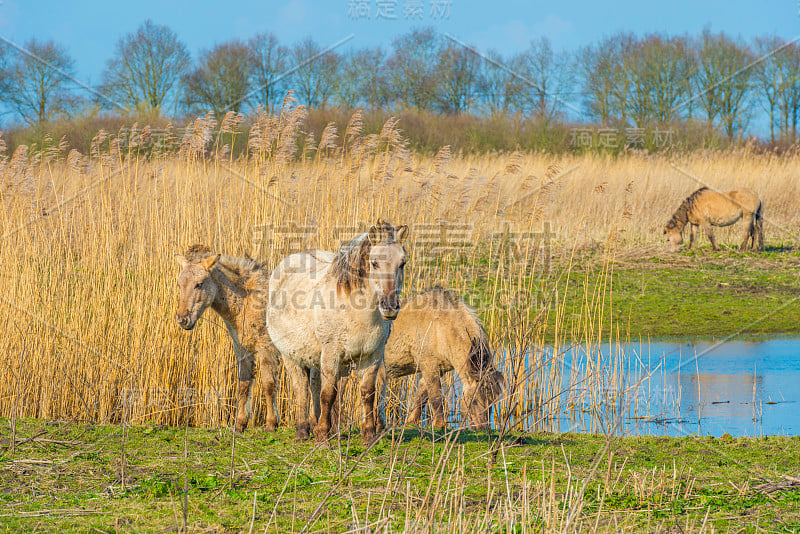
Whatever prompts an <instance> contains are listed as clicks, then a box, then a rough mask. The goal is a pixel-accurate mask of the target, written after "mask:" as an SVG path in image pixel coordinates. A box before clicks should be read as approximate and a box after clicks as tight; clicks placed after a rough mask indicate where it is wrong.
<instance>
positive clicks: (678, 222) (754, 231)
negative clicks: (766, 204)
mask: <svg viewBox="0 0 800 534" xmlns="http://www.w3.org/2000/svg"><path fill="white" fill-rule="evenodd" d="M739 219H744V221H745V222H747V231H746V233H745V235H744V241H742V244H741V245H740V246H739V248H740V249H742V250H744V248H745V247H747V243H748V241H751V242H752V245H751V248H752V249H753V250H755V249H756V239H758V249H759V250H761V249H762V248H764V221H763V209H762V204H761V199H760V198H759V197H758V195H757V194H756V193H755V192H753V191H751V190H749V189H736V190H734V191H728V192H726V193H719V192H717V191H712V190H711V189H709V188H707V187H701V188H700V189H698V190H697V191H695V192H694V193H692V194H691V195H689V196H688V197H687V198H686V200H684V201H683V203H682V204H681V205H680V206H679V207H678V209H677V211H675V213H674V214H673V215H672V218H671V219H670V220H669V222H667V225H666V227H665V228H664V235H665V236H667V243H668V245H669V247H670V250H673V251H675V250H678V248H679V247H680V245H681V244H682V243H683V229H684V228H685V227H686V225H687V224H688V225H689V227H690V228H689V247H688V248H690V249H691V248H692V244H693V243H694V232H695V228H696V227H698V226H700V227H701V228H702V229H703V230H704V231H705V233H706V235H707V236H708V239H709V241H711V247H712V248H713V249H714V250H719V248H718V247H717V243H716V241H715V240H714V231H713V230H712V228H711V227H712V226H730V225H731V224H733V223H735V222H736V221H738V220H739Z"/></svg>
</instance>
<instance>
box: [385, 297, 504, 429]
mask: <svg viewBox="0 0 800 534" xmlns="http://www.w3.org/2000/svg"><path fill="white" fill-rule="evenodd" d="M492 360H493V356H492V350H491V347H490V344H489V339H488V335H487V334H486V330H484V328H483V325H482V324H481V321H480V319H479V318H478V316H477V315H476V314H475V311H474V310H473V309H472V308H470V307H469V306H468V305H467V304H466V303H465V302H464V301H463V300H461V299H460V298H458V296H457V295H456V294H455V293H453V292H451V291H448V290H446V289H443V288H441V287H434V288H432V289H429V290H427V291H425V292H423V293H421V294H419V295H417V296H415V297H413V298H411V299H408V300H406V301H405V302H404V303H403V305H402V306H401V307H400V314H399V316H398V318H397V320H396V321H395V322H394V323H393V324H392V332H391V334H389V340H388V341H387V342H386V349H385V351H384V360H383V361H384V366H383V367H382V372H380V373H379V375H378V386H377V387H378V391H379V392H380V395H381V397H382V398H384V397H385V390H386V379H387V378H400V377H403V376H408V375H412V374H419V375H420V380H419V383H418V386H417V387H418V390H417V397H416V400H415V402H414V405H413V406H412V409H411V411H410V413H409V415H408V417H407V419H406V423H407V424H417V423H418V422H419V418H420V414H421V411H422V408H423V406H425V403H426V402H429V403H430V407H431V408H432V411H433V426H434V427H437V428H443V427H444V426H445V420H444V396H443V395H442V383H441V376H442V375H443V374H444V373H447V372H449V371H452V370H454V369H455V371H456V372H457V373H458V376H459V378H461V382H462V384H463V389H462V405H463V413H464V415H465V417H466V419H467V421H468V423H469V426H470V428H472V429H474V430H486V429H488V428H489V411H490V409H491V407H492V405H493V404H494V402H495V400H496V399H497V398H498V397H499V396H500V394H501V393H502V391H503V385H504V379H503V374H502V373H501V372H500V371H498V370H497V369H496V368H495V367H494V364H493V362H492Z"/></svg>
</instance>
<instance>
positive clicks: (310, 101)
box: [291, 38, 339, 108]
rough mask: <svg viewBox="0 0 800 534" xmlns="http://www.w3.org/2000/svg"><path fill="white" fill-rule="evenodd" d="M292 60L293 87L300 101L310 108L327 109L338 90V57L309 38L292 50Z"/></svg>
mask: <svg viewBox="0 0 800 534" xmlns="http://www.w3.org/2000/svg"><path fill="white" fill-rule="evenodd" d="M291 58H292V68H293V69H294V73H293V75H292V86H293V87H294V88H295V90H296V92H297V93H296V94H297V95H298V96H299V97H300V100H301V101H302V102H303V103H304V104H305V105H306V106H308V107H312V108H324V107H326V106H327V104H328V101H329V100H330V98H331V96H333V94H334V91H335V90H336V77H337V72H336V70H337V66H338V64H339V57H338V55H337V54H336V53H334V52H331V51H324V50H322V49H321V48H320V47H319V45H318V44H317V43H315V42H314V41H313V40H312V39H311V38H309V39H306V40H305V41H303V42H301V43H299V44H298V45H296V46H295V47H294V48H293V49H292V51H291Z"/></svg>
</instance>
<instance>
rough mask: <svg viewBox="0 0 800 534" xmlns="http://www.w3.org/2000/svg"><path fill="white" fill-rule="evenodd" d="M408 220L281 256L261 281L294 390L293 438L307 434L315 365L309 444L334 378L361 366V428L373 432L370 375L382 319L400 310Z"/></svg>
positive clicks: (327, 422) (382, 338)
mask: <svg viewBox="0 0 800 534" xmlns="http://www.w3.org/2000/svg"><path fill="white" fill-rule="evenodd" d="M407 235H408V226H405V225H403V226H399V227H397V228H395V227H393V226H392V225H391V224H389V223H386V222H383V221H381V220H378V222H377V224H376V225H374V226H372V227H370V229H369V231H368V232H366V233H364V234H361V235H359V236H357V237H356V238H355V239H353V240H352V241H350V243H348V244H346V245H343V246H342V247H340V249H339V251H338V252H336V253H333V252H328V251H323V250H313V251H310V252H301V253H296V254H292V255H291V256H288V257H286V258H285V259H283V260H282V261H281V262H280V263H279V264H278V266H277V267H276V268H275V270H274V271H273V272H272V275H271V276H270V280H269V306H268V307H267V329H268V331H269V335H270V337H271V338H272V341H273V343H274V344H275V346H276V347H277V349H278V350H279V351H280V353H281V355H282V356H283V362H284V365H285V366H286V372H287V374H288V375H289V379H290V380H291V382H292V390H293V391H294V394H295V402H296V405H295V414H296V415H295V424H296V439H298V440H301V439H307V438H308V437H309V431H310V429H311V426H312V422H313V420H312V419H310V418H309V417H308V409H307V408H308V394H309V379H310V373H311V370H312V369H314V368H316V369H318V370H319V374H320V376H319V379H320V394H319V405H320V409H319V417H318V420H317V422H316V426H314V436H315V438H316V441H317V442H323V441H325V440H326V439H327V437H328V433H329V431H330V429H331V408H332V406H333V404H334V402H335V400H336V394H337V389H338V380H339V378H340V376H342V375H343V374H344V373H346V372H347V371H348V369H349V368H350V367H351V366H354V367H356V368H358V369H361V375H362V378H361V384H360V391H361V400H362V405H363V408H364V420H363V423H362V427H361V434H362V436H363V437H364V439H365V440H366V441H371V440H373V439H374V437H375V413H374V405H375V379H376V376H377V374H378V369H379V368H380V365H381V363H382V362H383V351H384V345H385V344H386V339H387V337H388V336H389V329H390V321H393V320H394V319H396V318H397V315H398V313H399V311H400V298H399V296H400V293H401V292H402V288H403V274H404V266H405V262H406V254H405V249H404V248H403V242H404V241H405V239H406V237H407Z"/></svg>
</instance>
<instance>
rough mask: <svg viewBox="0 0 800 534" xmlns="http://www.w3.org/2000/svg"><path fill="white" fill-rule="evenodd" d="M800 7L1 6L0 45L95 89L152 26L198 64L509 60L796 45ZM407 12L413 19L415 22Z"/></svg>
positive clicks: (148, 0)
mask: <svg viewBox="0 0 800 534" xmlns="http://www.w3.org/2000/svg"><path fill="white" fill-rule="evenodd" d="M434 4H435V5H434ZM798 4H799V3H798V0H791V1H787V0H784V1H779V0H767V1H760V2H758V1H753V0H747V1H745V0H727V1H709V2H703V1H697V0H694V1H688V0H678V1H665V2H649V1H646V0H637V1H634V0H626V1H623V2H614V3H612V2H599V1H592V2H569V1H561V2H553V1H552V0H550V1H547V2H536V1H533V2H531V1H527V2H526V1H522V0H510V1H507V2H491V1H488V2H487V1H486V0H449V1H448V0H330V1H326V2H322V1H311V0H280V1H267V0H260V1H252V0H238V1H236V2H230V3H227V4H226V3H222V2H208V1H202V0H195V1H185V0H161V1H154V0H139V1H137V2H112V1H109V0H84V1H80V2H64V1H63V0H61V1H58V2H56V1H50V0H45V1H38V2H33V1H25V2H24V1H22V0H0V35H2V36H3V37H5V38H7V39H11V40H13V41H15V42H20V43H22V42H24V41H26V40H28V39H30V38H32V37H36V38H39V39H54V40H56V41H58V42H60V43H62V44H64V45H66V47H67V49H68V50H69V52H70V54H71V55H72V56H73V58H74V59H75V61H76V67H77V70H78V77H79V78H80V79H81V80H82V81H84V82H88V83H91V84H96V83H98V82H99V79H100V73H101V71H102V69H103V65H104V63H105V60H106V59H107V58H108V57H109V55H110V54H111V53H112V51H113V48H114V45H115V43H116V41H117V40H118V39H119V37H120V36H121V35H123V34H125V33H127V32H130V31H133V30H134V29H136V27H137V26H138V25H139V24H140V23H141V22H143V21H144V20H145V19H147V18H151V19H153V20H154V21H155V22H156V23H159V24H166V25H168V26H170V27H171V28H173V29H174V30H175V31H176V32H177V34H178V35H179V36H180V38H181V39H183V41H184V42H185V43H186V44H187V46H188V47H189V50H190V51H191V52H192V53H193V54H195V55H196V54H197V52H198V51H199V50H201V49H204V48H209V47H211V46H213V45H214V44H216V43H219V42H222V41H227V40H230V39H234V38H240V39H247V38H249V37H250V36H252V35H253V34H255V33H257V32H272V33H274V34H275V35H277V37H278V38H279V39H280V41H281V42H282V43H285V44H293V43H295V42H297V41H299V40H301V39H303V38H305V37H308V36H312V37H313V38H314V39H315V40H316V41H317V42H318V43H320V44H321V45H322V46H327V45H330V44H332V43H335V42H337V41H339V40H341V39H342V38H343V37H345V36H347V35H350V34H353V35H354V37H353V39H352V40H351V41H349V42H348V43H347V44H346V45H345V46H356V47H362V46H375V45H389V44H390V43H391V40H392V38H393V37H395V36H397V35H399V34H401V33H403V32H406V31H408V30H409V29H411V28H412V27H414V26H433V27H434V28H436V29H437V30H440V31H442V32H448V33H451V34H453V35H455V36H457V37H458V38H459V39H461V40H464V41H467V42H469V43H472V44H474V45H475V46H477V47H478V48H479V49H481V50H486V49H490V48H491V49H496V50H498V51H500V52H502V53H511V52H515V51H519V50H522V49H524V48H525V47H526V45H527V44H528V42H529V41H530V40H531V39H532V38H536V37H539V36H542V35H544V36H547V37H549V38H550V39H551V41H552V42H553V44H554V45H555V47H556V48H565V49H568V50H574V49H576V48H578V47H580V46H583V45H586V44H589V43H592V42H594V41H597V40H598V39H600V38H602V37H603V36H604V35H608V34H611V33H614V32H616V31H618V30H626V31H633V32H636V33H639V34H644V33H649V32H666V33H670V34H682V33H689V34H697V33H699V32H701V31H702V30H703V28H705V27H708V28H710V29H711V30H713V31H725V32H727V33H730V34H732V35H738V36H741V37H744V38H746V39H749V38H752V37H754V36H757V35H763V34H772V35H779V36H781V37H784V38H787V39H790V38H793V37H796V36H797V35H800V16H799V15H798V12H799V11H800V5H798ZM420 5H421V7H422V12H421V17H420V14H419V10H418V6H420ZM364 6H366V7H367V8H368V9H369V15H368V16H367V14H366V12H365V10H364ZM392 6H393V12H394V13H393V14H394V16H395V18H394V19H388V18H383V17H381V18H378V15H379V13H378V12H379V11H381V15H386V14H388V15H389V16H391V14H392V13H391V12H390V10H389V8H390V7H392ZM357 7H360V8H361V10H362V11H358V10H356V8H357ZM412 8H415V9H412ZM406 10H410V11H415V12H416V13H417V15H416V18H413V17H411V16H410V14H409V13H407V12H406ZM434 10H436V11H435V12H434ZM387 12H388V13H387Z"/></svg>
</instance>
